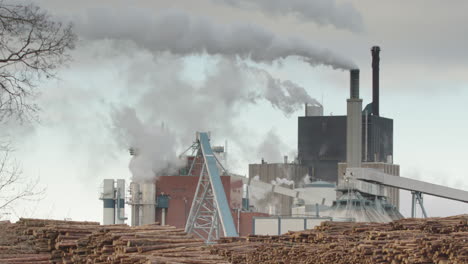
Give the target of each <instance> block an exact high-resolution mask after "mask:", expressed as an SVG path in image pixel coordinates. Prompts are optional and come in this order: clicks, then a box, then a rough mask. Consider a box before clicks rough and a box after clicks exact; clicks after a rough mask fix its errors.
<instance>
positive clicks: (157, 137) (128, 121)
mask: <svg viewBox="0 0 468 264" xmlns="http://www.w3.org/2000/svg"><path fill="white" fill-rule="evenodd" d="M113 121H114V124H113V125H114V133H115V135H116V138H117V139H118V140H119V141H121V144H122V145H124V146H127V147H128V149H132V152H134V153H135V155H134V156H133V158H132V159H131V161H130V165H129V169H130V171H131V172H132V175H133V180H134V181H137V182H151V181H154V179H155V176H158V174H160V173H164V174H165V175H170V174H172V173H175V172H176V171H177V168H178V167H179V166H181V165H182V164H181V163H182V162H181V161H179V160H178V159H177V158H176V157H177V154H176V153H175V151H174V149H175V146H176V144H177V142H176V138H175V134H174V133H173V132H171V131H170V130H169V129H168V128H165V127H164V126H163V125H161V126H154V125H148V124H144V123H143V122H142V121H141V120H140V119H139V118H138V116H137V114H136V112H135V110H134V109H132V108H128V107H126V108H123V109H116V110H115V111H114V113H113Z"/></svg>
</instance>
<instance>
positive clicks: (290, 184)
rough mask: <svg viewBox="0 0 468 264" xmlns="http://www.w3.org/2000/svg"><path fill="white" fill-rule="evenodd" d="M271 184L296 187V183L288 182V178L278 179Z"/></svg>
mask: <svg viewBox="0 0 468 264" xmlns="http://www.w3.org/2000/svg"><path fill="white" fill-rule="evenodd" d="M271 184H273V185H288V186H294V181H291V180H288V179H286V178H279V177H277V178H276V179H275V180H272V181H271Z"/></svg>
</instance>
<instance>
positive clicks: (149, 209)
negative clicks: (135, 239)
mask: <svg viewBox="0 0 468 264" xmlns="http://www.w3.org/2000/svg"><path fill="white" fill-rule="evenodd" d="M140 188H141V200H142V205H141V208H142V210H141V215H140V218H141V224H142V225H148V224H153V223H154V222H155V221H156V185H155V183H153V182H145V183H140Z"/></svg>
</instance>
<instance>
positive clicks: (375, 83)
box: [371, 46, 380, 116]
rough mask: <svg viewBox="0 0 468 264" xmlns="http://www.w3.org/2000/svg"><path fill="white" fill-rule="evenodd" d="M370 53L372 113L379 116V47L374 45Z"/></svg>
mask: <svg viewBox="0 0 468 264" xmlns="http://www.w3.org/2000/svg"><path fill="white" fill-rule="evenodd" d="M371 53H372V113H373V115H375V116H379V104H380V103H379V70H380V66H379V64H380V47H379V46H374V47H372V49H371Z"/></svg>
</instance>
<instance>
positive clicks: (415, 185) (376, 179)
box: [347, 168, 468, 203]
mask: <svg viewBox="0 0 468 264" xmlns="http://www.w3.org/2000/svg"><path fill="white" fill-rule="evenodd" d="M347 172H348V173H349V174H350V175H351V176H352V177H354V178H356V179H358V180H363V181H367V182H373V183H377V184H380V185H384V186H389V187H395V188H399V189H402V190H407V191H415V192H420V193H424V194H428V195H433V196H437V197H442V198H446V199H450V200H455V201H460V202H464V203H468V191H463V190H459V189H455V188H450V187H446V186H442V185H438V184H433V183H428V182H423V181H418V180H413V179H409V178H405V177H395V176H393V175H388V174H386V173H383V172H381V171H379V170H376V169H368V168H349V169H348V170H347Z"/></svg>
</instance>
